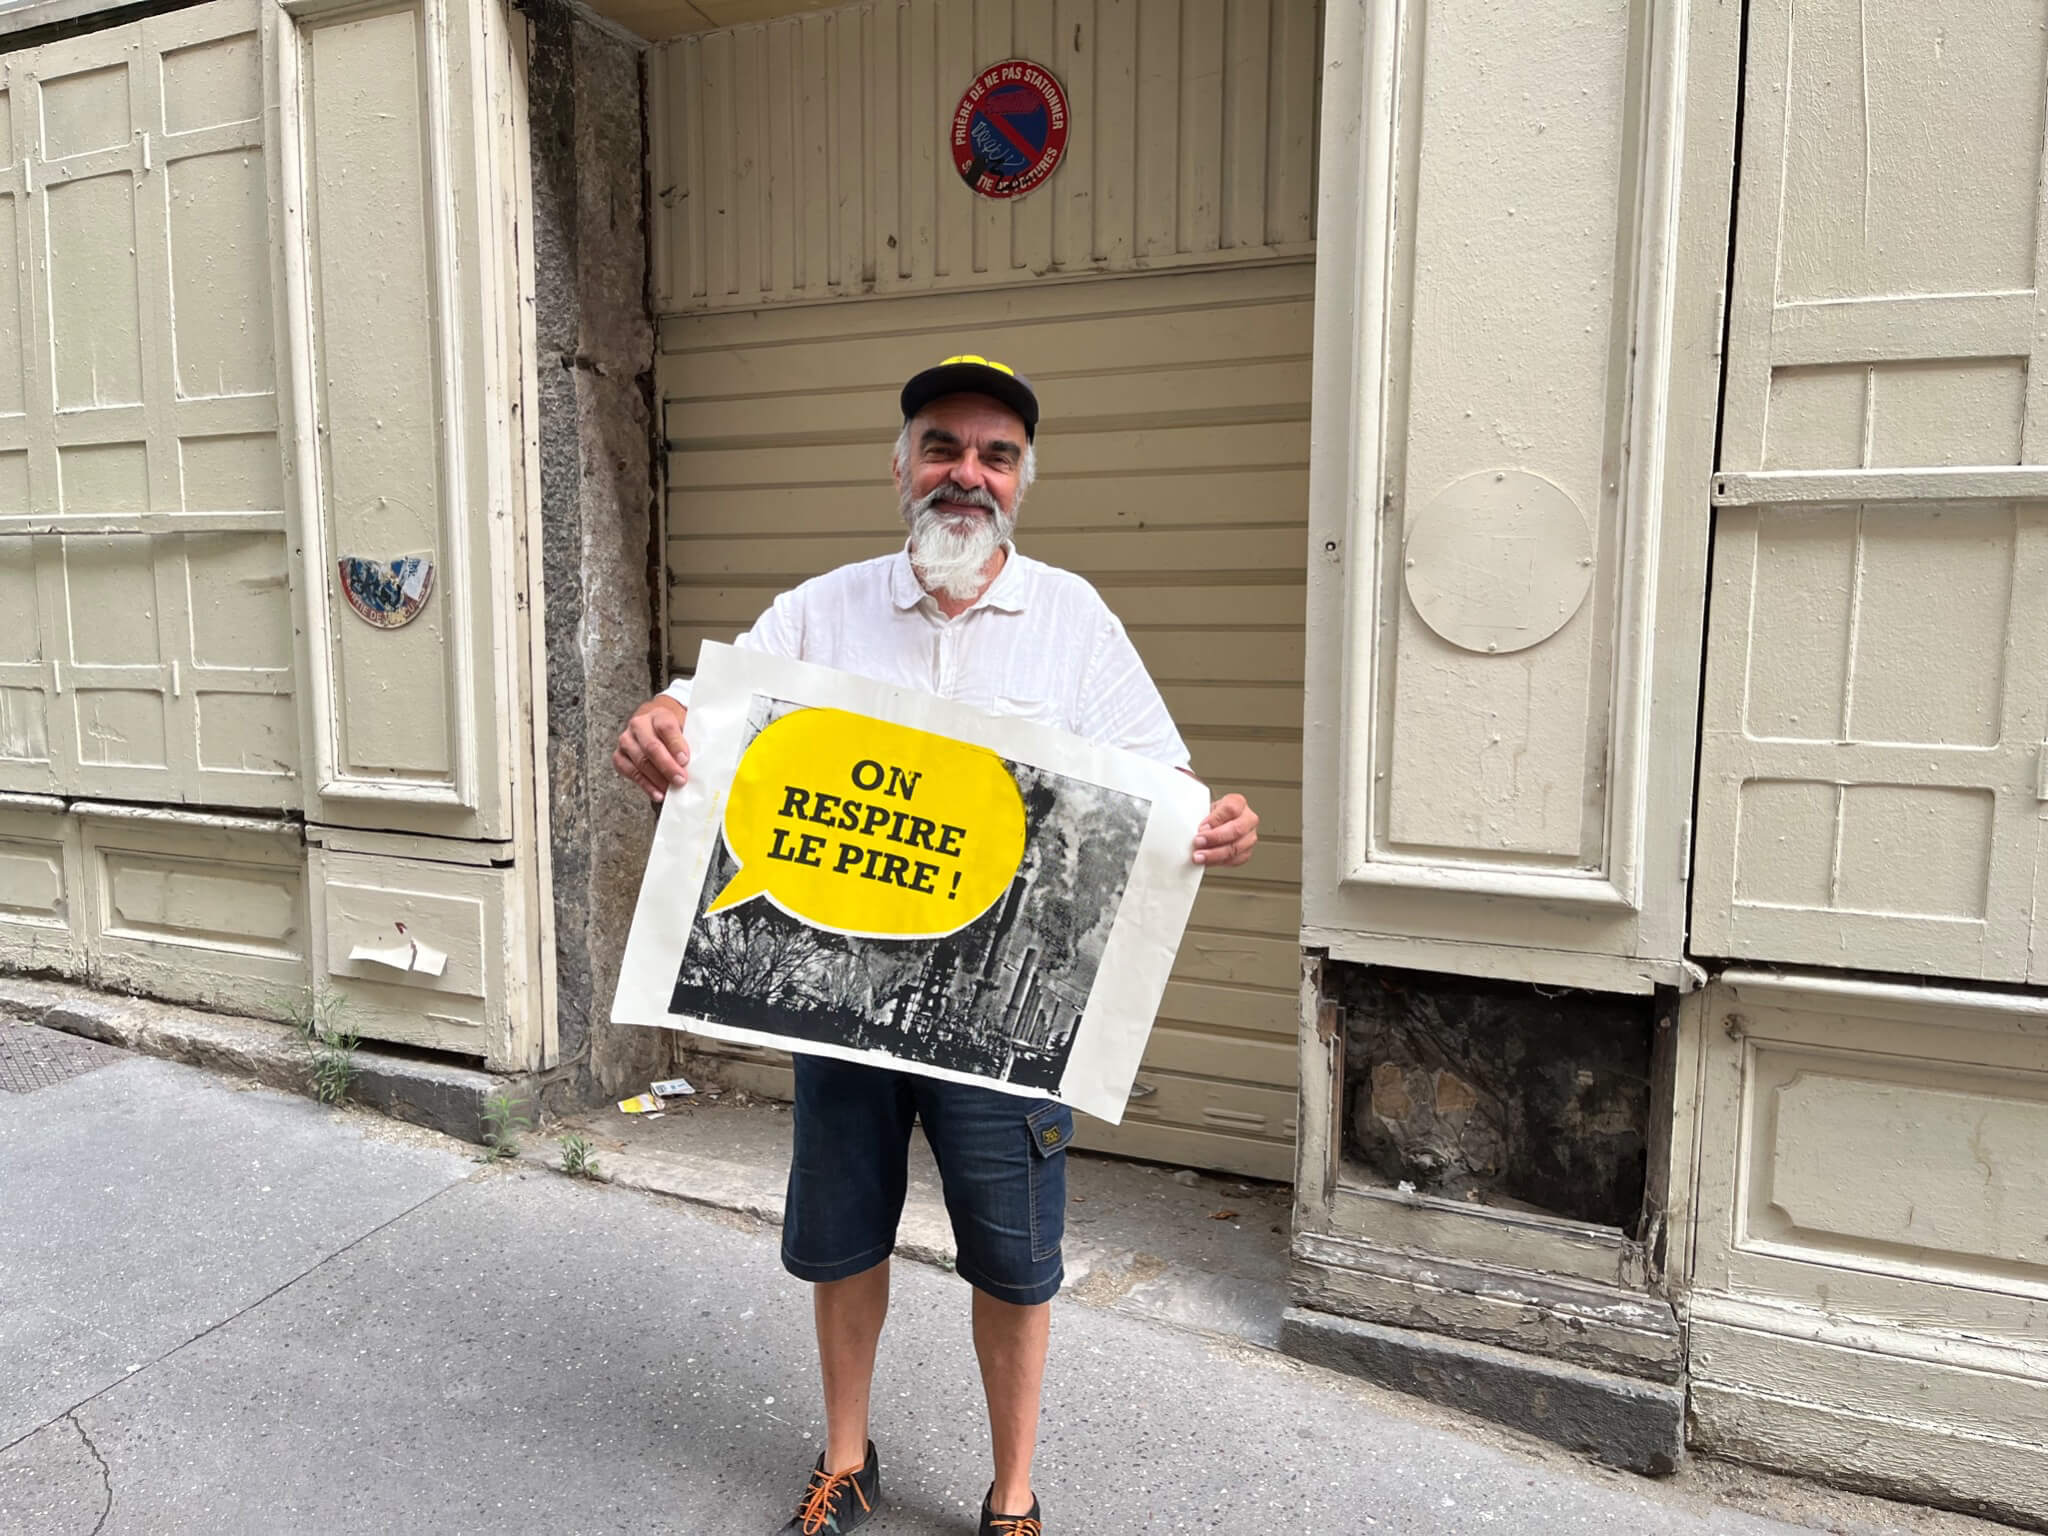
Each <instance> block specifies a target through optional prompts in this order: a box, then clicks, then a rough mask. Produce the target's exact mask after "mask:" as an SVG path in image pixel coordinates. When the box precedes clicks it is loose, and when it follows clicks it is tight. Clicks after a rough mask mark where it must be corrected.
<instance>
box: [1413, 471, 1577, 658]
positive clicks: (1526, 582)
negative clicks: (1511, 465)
mask: <svg viewBox="0 0 2048 1536" xmlns="http://www.w3.org/2000/svg"><path fill="white" fill-rule="evenodd" d="M1406 565H1407V570H1406V573H1405V574H1406V578H1407V586H1408V600H1409V601H1410V602H1412V603H1414V604H1415V611H1416V613H1418V614H1420V615H1421V617H1422V622H1423V623H1425V624H1427V625H1428V626H1429V627H1430V628H1431V629H1433V630H1434V631H1436V633H1437V634H1439V635H1441V636H1443V638H1444V639H1446V640H1448V641H1450V642H1451V644H1453V645H1456V646H1462V647H1463V648H1464V649H1466V650H1468V651H1484V652H1490V653H1500V652H1506V651H1525V650H1527V649H1528V648H1529V647H1530V646H1532V645H1540V644H1542V643H1543V642H1544V641H1545V640H1548V639H1549V638H1550V637H1551V636H1552V635H1554V634H1556V633H1557V632H1558V631H1559V630H1560V629H1563V628H1564V627H1565V625H1566V624H1568V623H1569V622H1570V621H1571V617H1572V615H1573V614H1575V613H1577V612H1578V611H1579V609H1580V608H1581V607H1582V606H1583V605H1584V604H1585V601H1586V594H1587V592H1589V591H1591V590H1592V586H1593V530H1592V527H1591V525H1589V524H1588V523H1587V521H1586V515H1585V513H1583V512H1581V511H1580V510H1579V505H1578V503H1577V502H1575V501H1573V500H1572V498H1571V497H1570V496H1569V495H1568V494H1566V492H1565V490H1564V488H1563V487H1562V486H1559V485H1557V484H1556V483H1555V482H1553V481H1550V480H1546V479H1544V478H1543V476H1541V475H1538V474H1534V473H1531V472H1530V471H1529V470H1526V469H1487V470H1481V471H1480V472H1479V473H1478V474H1476V475H1467V476H1465V478H1464V479H1462V480H1457V481H1453V482H1452V483H1451V484H1450V485H1449V486H1447V487H1446V488H1445V489H1444V490H1443V491H1442V492H1441V493H1440V494H1439V495H1438V496H1437V497H1436V498H1435V499H1434V500H1433V501H1431V502H1430V503H1429V505H1428V506H1426V507H1424V508H1423V509H1422V510H1421V512H1419V513H1418V514H1417V515H1416V517H1415V521H1414V522H1413V523H1412V524H1411V525H1410V527H1409V531H1408V548H1407V552H1406Z"/></svg>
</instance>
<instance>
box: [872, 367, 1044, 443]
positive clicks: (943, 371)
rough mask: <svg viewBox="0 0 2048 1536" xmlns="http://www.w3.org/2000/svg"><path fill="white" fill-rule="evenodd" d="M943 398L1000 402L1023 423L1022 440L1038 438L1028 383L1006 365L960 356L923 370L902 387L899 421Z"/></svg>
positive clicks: (1035, 406) (1035, 403)
mask: <svg viewBox="0 0 2048 1536" xmlns="http://www.w3.org/2000/svg"><path fill="white" fill-rule="evenodd" d="M947 395H987V396H989V397H990V398H991V399H995V400H1000V401H1002V402H1003V404H1005V405H1007V406H1008V407H1009V408H1010V409H1011V410H1013V411H1015V412H1016V413H1017V414H1018V415H1019V416H1020V417H1022V418H1023V420H1024V439H1025V441H1026V442H1029V441H1030V440H1031V439H1033V438H1035V437H1036V436H1037V435H1038V396H1037V395H1035V394H1033V393H1032V392H1031V381H1030V380H1029V379H1027V378H1025V377H1024V375H1023V374H1021V373H1019V372H1018V371H1017V370H1016V369H1014V368H1012V367H1011V366H1010V365H1009V364H1008V363H999V362H997V361H996V360H995V359H994V358H992V357H977V356H975V355H974V354H973V353H972V352H964V353H962V354H961V355H960V356H958V357H949V358H947V359H946V360H945V361H944V362H943V363H940V364H939V365H938V366H937V367H935V368H927V369H925V371H924V372H923V373H920V374H917V375H916V376H914V377H913V378H912V379H911V381H910V382H909V383H908V384H906V385H904V386H903V419H904V420H905V421H908V420H910V418H911V417H913V416H915V415H916V414H917V413H918V412H919V411H921V410H923V409H924V408H925V407H926V406H928V405H930V404H931V403H932V402H933V401H934V400H942V399H944V398H945V397H946V396H947Z"/></svg>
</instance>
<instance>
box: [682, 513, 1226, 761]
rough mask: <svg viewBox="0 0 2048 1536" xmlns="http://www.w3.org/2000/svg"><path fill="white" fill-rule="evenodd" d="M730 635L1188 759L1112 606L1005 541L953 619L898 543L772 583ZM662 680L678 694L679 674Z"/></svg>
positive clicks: (1149, 752)
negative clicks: (783, 586)
mask: <svg viewBox="0 0 2048 1536" xmlns="http://www.w3.org/2000/svg"><path fill="white" fill-rule="evenodd" d="M735 644H737V645H740V646H742V647H744V648H745V649H747V650H750V651H764V652H766V653H767V654H769V655H771V656H787V657H790V658H792V659H794V660H797V661H810V662H816V663H817V664H818V665H820V666H825V667H837V668H838V669H839V670H840V671H842V672H852V673H856V674H858V675H859V676H862V677H871V678H874V679H875V680H876V681H877V682H884V683H894V684H896V685H898V686H899V687H904V688H915V689H918V690H920V691H921V692H924V693H935V694H937V695H939V697H941V698H945V699H958V700H959V701H960V702H961V703H963V704H971V705H973V706H974V707H975V708H976V709H983V710H987V711H988V712H990V713H991V714H997V715H1021V716H1023V717H1025V718H1026V719H1030V720H1037V721H1040V722H1042V723H1043V724H1046V725H1052V726H1057V727H1059V728H1060V729H1061V730H1064V731H1071V732H1073V733H1074V734H1075V735H1077V736H1085V737H1087V738H1089V739H1090V740H1091V741H1099V742H1102V743H1104V744H1106V745H1108V746H1113V747H1122V748H1124V749H1125V750H1127V751H1131V752H1136V753H1138V754H1140V755H1141V756H1144V757H1149V758H1152V759H1154V760H1156V761H1158V762H1162V763H1165V764H1166V765H1167V766H1168V767H1170V768H1185V767H1186V766H1187V765H1188V749H1187V747H1186V745H1185V744H1184V743H1183V742H1182V741H1181V739H1180V732H1179V731H1177V730H1176V729H1174V724H1173V717H1172V716H1170V715H1169V714H1168V713H1167V712H1166V702H1165V700H1163V699H1161V698H1160V697H1159V690H1158V688H1157V687H1155V686H1154V685H1153V682H1152V678H1151V675H1150V674H1149V673H1147V672H1146V670H1145V663H1144V662H1143V661H1141V660H1139V659H1138V652H1137V648H1136V647H1135V646H1133V645H1132V644H1131V640H1130V636H1129V635H1127V634H1125V633H1124V627H1123V625H1122V624H1121V623H1120V622H1118V620H1117V616H1116V615H1115V614H1113V613H1111V612H1110V611H1109V606H1108V605H1107V604H1106V603H1104V602H1103V600H1102V598H1101V596H1100V595H1099V594H1098V593H1097V592H1096V590H1095V589H1094V588H1093V587H1092V586H1090V585H1089V584H1088V583H1087V582H1086V581H1084V580H1082V579H1081V578H1080V577H1079V576H1076V575H1074V574H1073V573H1072V572H1070V571H1062V570H1059V569H1057V568H1055V567H1053V566H1050V565H1047V564H1045V562H1043V561H1042V560H1033V559H1032V558H1031V557H1030V556H1029V555H1020V554H1018V553H1017V549H1016V546H1015V545H1011V546H1010V558H1009V559H1008V560H1006V561H1005V562H1004V563H1003V569H1002V573H1001V574H1000V575H998V576H997V577H996V579H995V581H994V582H993V583H991V584H990V586H989V589H988V590H987V591H986V592H984V593H982V595H981V598H980V600H979V601H977V602H976V603H975V605H974V606H973V607H972V608H969V609H968V610H967V611H966V612H965V613H963V614H961V615H960V616H959V617H958V618H953V619H949V618H947V617H946V616H945V615H944V614H943V613H941V612H940V611H939V605H938V603H937V602H936V601H935V600H934V599H933V598H932V596H931V594H930V593H928V592H926V591H925V590H924V588H923V587H922V586H920V585H919V584H918V580H917V574H916V572H914V571H913V570H912V569H911V566H910V552H909V546H908V545H906V546H905V547H904V548H903V549H900V550H898V551H897V552H896V553H895V554H893V555H883V556H880V557H879V558H877V559H874V560H863V561H861V562H859V563H858V564H855V565H842V566H841V567H840V568H839V569H838V570H836V571H828V572H826V573H825V574H824V575H823V576H818V577H814V578H812V579H811V580H810V581H807V582H805V583H804V584H803V585H802V586H800V587H798V588H796V589H795V590H794V591H791V592H785V593H783V594H782V595H781V596H780V597H778V598H776V599H775V602H774V605H773V606H772V607H770V608H769V610H768V611H767V612H766V613H764V614H762V615H761V617H760V618H759V619H758V620H756V621H755V624H754V627H753V628H752V629H750V630H748V631H747V632H746V633H745V634H744V635H741V636H740V637H739V639H738V640H737V641H736V642H735ZM668 692H669V694H670V696H671V697H673V698H675V699H676V700H678V701H679V702H680V703H682V704H684V705H688V704H689V702H690V685H689V683H688V682H687V681H683V680H678V681H676V682H674V683H671V684H670V685H669V688H668Z"/></svg>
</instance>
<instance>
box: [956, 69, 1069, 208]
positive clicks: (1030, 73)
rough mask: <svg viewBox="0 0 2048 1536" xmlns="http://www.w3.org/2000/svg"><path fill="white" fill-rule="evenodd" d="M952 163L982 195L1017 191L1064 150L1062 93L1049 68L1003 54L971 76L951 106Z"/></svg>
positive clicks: (1040, 176) (1044, 173) (1047, 171)
mask: <svg viewBox="0 0 2048 1536" xmlns="http://www.w3.org/2000/svg"><path fill="white" fill-rule="evenodd" d="M951 144H952V150H953V168H954V169H955V170H957V171H958V172H959V173H960V179H961V180H962V181H964V182H966V183H967V185H968V186H969V187H970V188H972V189H973V190H974V191H975V192H977V193H979V194H980V195H981V196H983V197H995V198H1005V197H1022V196H1023V195H1024V194H1025V193H1026V192H1029V191H1030V190H1031V189H1032V188H1034V187H1036V186H1037V185H1039V183H1041V182H1043V181H1044V180H1045V179H1046V177H1048V176H1050V175H1051V174H1052V173H1053V171H1054V170H1055V169H1056V168H1057V167H1058V165H1059V163H1060V157H1061V156H1062V155H1064V154H1065V153H1066V152H1067V93H1066V92H1065V91H1063V90H1061V89H1060V83H1059V81H1058V80H1056V79H1055V78H1053V74H1052V71H1051V70H1049V69H1047V68H1046V67H1045V66H1044V65H1042V64H1034V63H1032V62H1031V61H1030V60H1029V59H1005V60H1004V61H1003V62H1002V63H1000V64H991V65H990V66H989V67H988V68H987V69H984V70H983V71H982V72H981V73H980V74H979V75H976V76H975V77H974V84H972V85H970V86H968V87H967V93H966V94H965V95H964V96H962V97H961V98H960V105H959V106H957V107H955V108H954V109H953V130H952V136H951Z"/></svg>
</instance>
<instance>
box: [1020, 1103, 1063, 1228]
mask: <svg viewBox="0 0 2048 1536" xmlns="http://www.w3.org/2000/svg"><path fill="white" fill-rule="evenodd" d="M1024 1125H1025V1128H1026V1129H1027V1130H1028V1131H1029V1132H1030V1133H1031V1261H1032V1262H1033V1263H1034V1264H1042V1263H1044V1262H1045V1261H1046V1260H1047V1259H1056V1258H1058V1257H1059V1255H1060V1242H1061V1240H1062V1239H1063V1238H1064V1237H1065V1236H1066V1229H1067V1156H1066V1153H1067V1143H1068V1142H1070V1141H1072V1140H1073V1139H1074V1112H1073V1111H1072V1110H1071V1109H1069V1108H1067V1106H1066V1105H1064V1104H1044V1105H1041V1106H1039V1107H1038V1108H1037V1109H1034V1110H1033V1111H1032V1112H1031V1113H1030V1115H1028V1116H1027V1117H1026V1118H1025V1121H1024Z"/></svg>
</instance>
